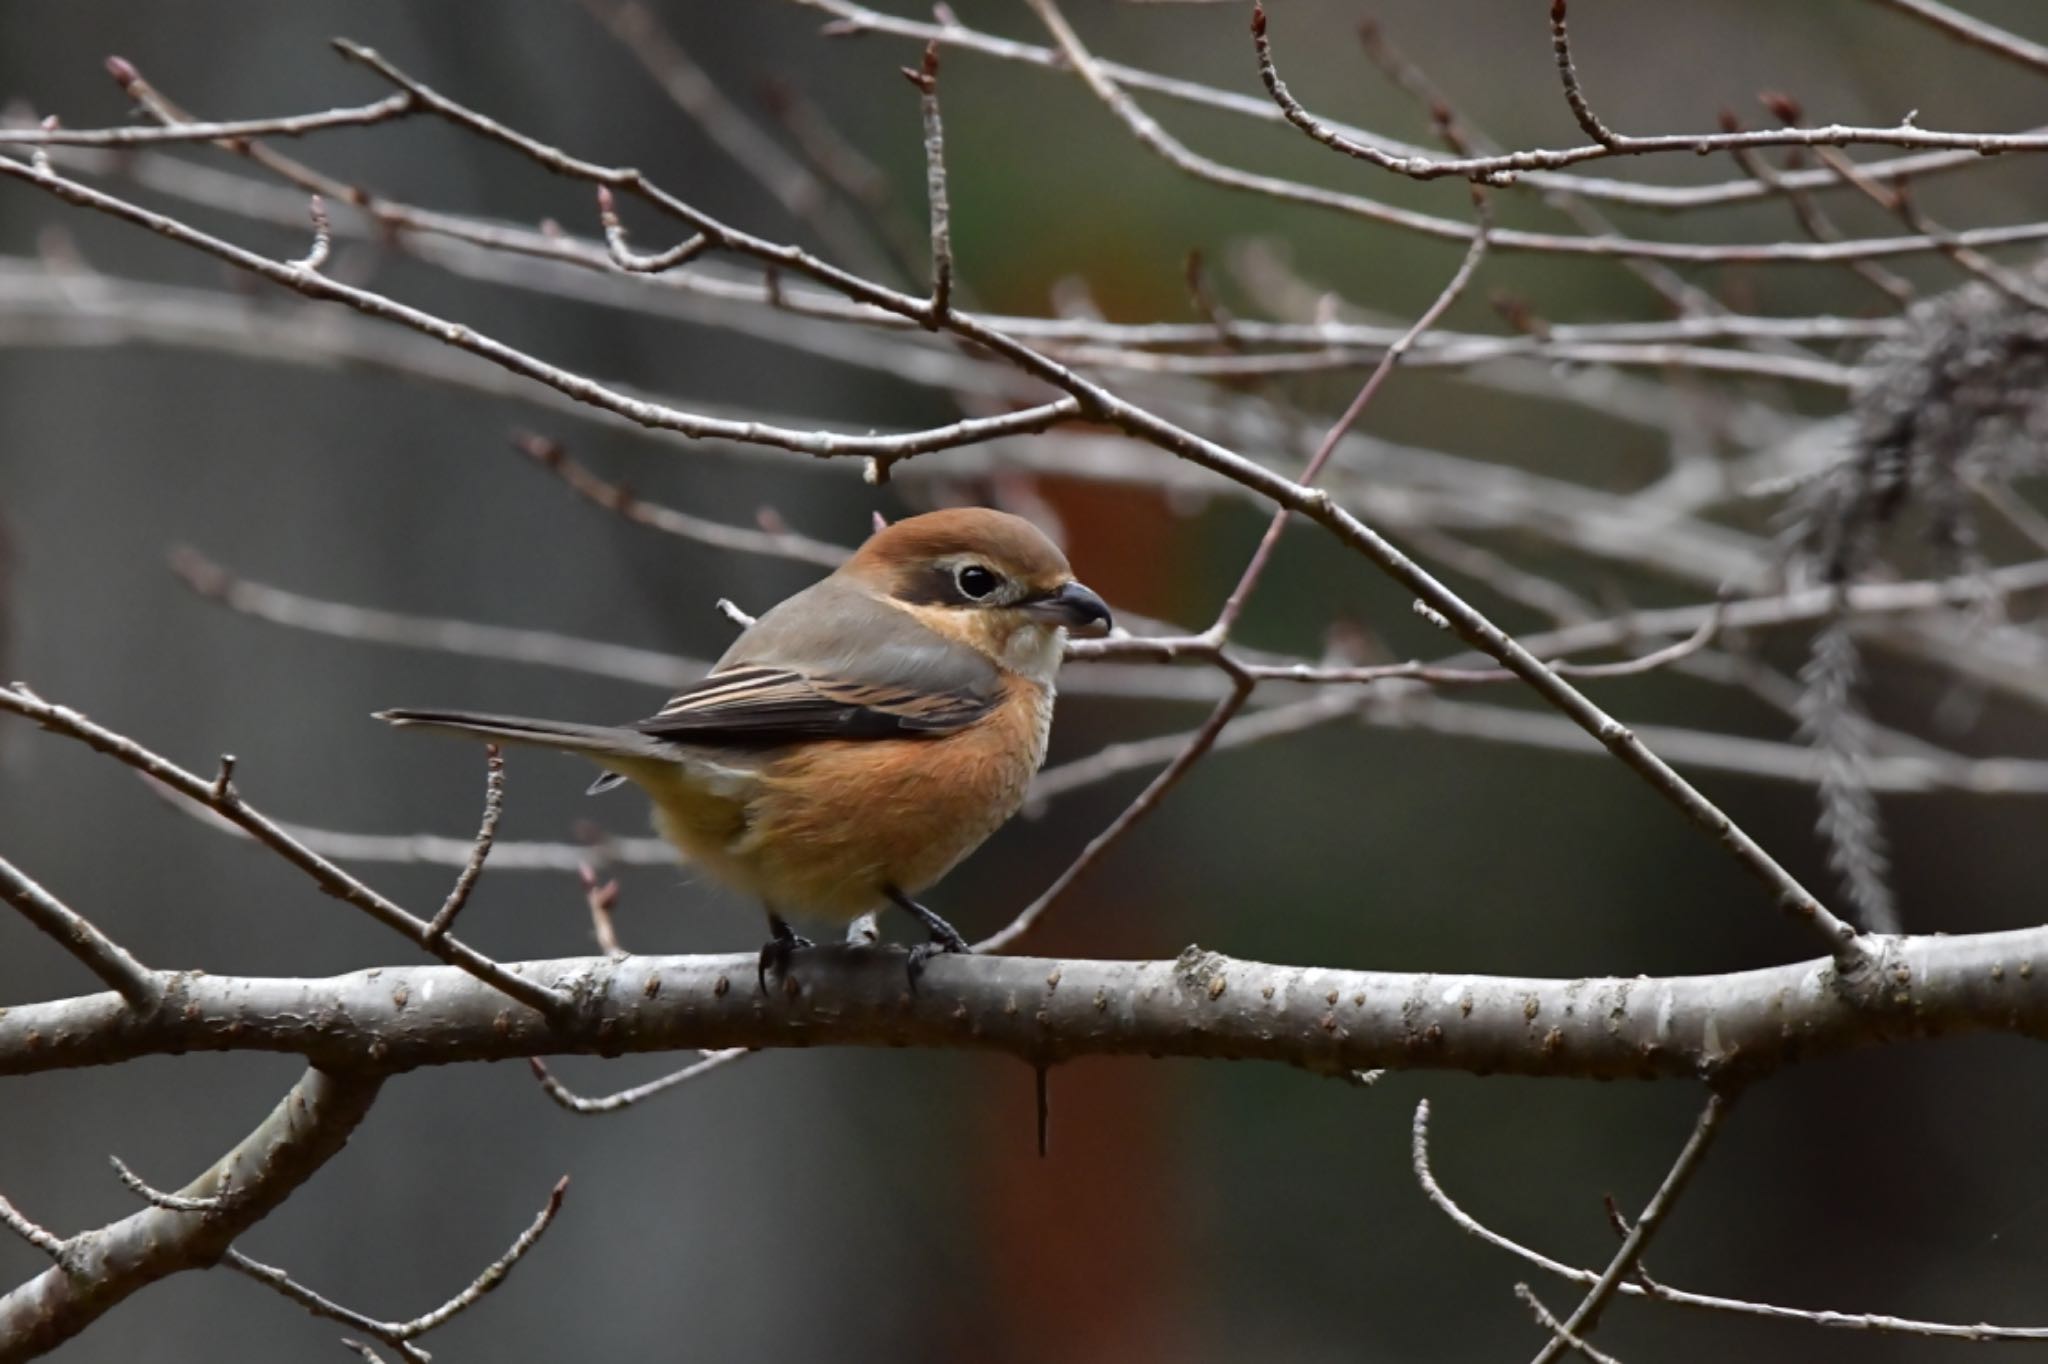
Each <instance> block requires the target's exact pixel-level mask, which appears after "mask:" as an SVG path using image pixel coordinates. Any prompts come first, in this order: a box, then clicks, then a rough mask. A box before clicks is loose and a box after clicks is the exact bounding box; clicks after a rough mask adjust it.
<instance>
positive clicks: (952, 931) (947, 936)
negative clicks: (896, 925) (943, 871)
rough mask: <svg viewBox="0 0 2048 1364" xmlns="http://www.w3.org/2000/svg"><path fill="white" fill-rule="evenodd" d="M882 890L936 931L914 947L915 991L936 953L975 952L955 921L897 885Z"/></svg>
mask: <svg viewBox="0 0 2048 1364" xmlns="http://www.w3.org/2000/svg"><path fill="white" fill-rule="evenodd" d="M882 894H883V895H885V896H887V897H888V899H889V902H890V903H891V904H893V905H895V906H896V907H897V908H898V909H901V910H902V911H903V912H904V913H906V914H908V915H910V917H911V918H913V919H916V920H917V921H918V922H919V923H921V924H923V925H924V928H925V932H927V933H929V934H931V935H932V936H931V941H930V942H921V943H919V944H918V945H917V946H915V947H913V948H911V949H910V961H909V967H910V991H911V993H912V994H916V993H917V978H918V977H919V976H921V975H923V974H924V966H925V963H926V962H928V961H930V960H931V959H932V958H933V957H935V956H937V955H938V954H939V953H941V952H972V951H973V950H974V949H973V948H972V947H969V946H968V945H967V939H965V938H963V937H961V936H960V930H959V929H957V928H955V927H953V925H951V924H949V923H947V922H946V921H945V920H944V919H941V918H940V917H939V916H938V915H936V914H934V913H933V912H932V911H931V910H929V909H926V908H925V907H924V906H923V905H921V904H919V903H918V902H917V901H915V900H913V899H911V898H910V897H909V896H908V895H905V894H904V893H903V892H902V891H901V890H899V889H897V888H896V887H895V886H884V887H882Z"/></svg>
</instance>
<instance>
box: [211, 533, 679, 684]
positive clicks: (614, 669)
mask: <svg viewBox="0 0 2048 1364" xmlns="http://www.w3.org/2000/svg"><path fill="white" fill-rule="evenodd" d="M170 563H171V571H172V572H174V573H176V574H177V575H178V576H179V577H180V578H181V579H183V580H184V582H185V585H186V586H188V587H190V588H191V589H192V590H193V591H195V592H197V593H199V594H200V595H201V596H203V597H208V598H210V599H212V600H214V601H218V602H220V603H221V604H222V605H224V606H226V607H227V608H228V609H229V610H231V611H236V612H239V613H241V614H243V615H247V616H254V617H256V618H257V619H259V620H266V621H269V622H270V623H272V624H274V625H283V626H287V627H289V628H291V629H295V630H310V631H312V632H314V633H315V634H323V635H332V636H334V637H335V638H337V639H348V640H359V641H364V642H368V643H373V644H395V645H399V646H401V647H404V648H411V649H431V650H433V651H434V652H436V653H447V654H461V655H464V656H466V657H471V658H490V659H501V660H504V661H506V662H512V663H528V664H533V665H536V666H540V667H548V668H564V669H567V670H569V671H572V672H581V673H590V674H593V675H595V676H598V677H613V678H618V679H620V680H621V681H627V682H645V683H647V684H649V685H650V686H656V687H675V686H677V685H680V684H681V683H683V682H686V681H688V680H690V679H691V678H693V677H700V676H702V675H703V674H704V673H705V672H706V671H708V670H709V668H710V666H711V665H710V664H709V663H706V662H703V661H700V660H698V659H692V658H682V657H678V656H676V655H674V654H664V653H657V652H655V651H653V650H651V649H635V648H632V647H630V646H628V645H623V644H606V643H602V642H600V641H597V640H589V639H577V638H574V637H572V636H568V635H558V634H555V633H553V632H551V631H546V630H520V629H514V628H511V627H508V626H503V625H485V624H481V623H479V622H475V621H466V620H449V619H442V618H437V617H431V616H414V615H408V614H405V613H403V612H398V611H380V610H377V609H375V608H373V607H366V606H353V605H349V604H347V603H344V602H331V601H322V600H320V599H318V598H315V597H307V596H302V595H301V594H299V593H296V592H288V591H285V590H284V589H283V588H278V587H271V586H268V585H266V584H263V583H258V582H251V581H250V580H248V579H246V578H242V577H239V576H237V575H236V574H234V573H233V572H231V571H229V570H228V569H225V568H223V567H221V566H220V565H219V564H216V563H214V562H213V561H212V560H210V559H208V558H207V557H206V556H204V555H203V554H201V553H199V552H198V551H197V550H194V549H190V548H187V547H183V546H181V547H179V548H177V549H174V550H173V551H172V552H171V560H170Z"/></svg>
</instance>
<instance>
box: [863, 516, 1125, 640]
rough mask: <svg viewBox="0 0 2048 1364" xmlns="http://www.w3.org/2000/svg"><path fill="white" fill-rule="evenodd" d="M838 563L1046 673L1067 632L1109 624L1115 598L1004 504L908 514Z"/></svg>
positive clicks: (952, 634)
mask: <svg viewBox="0 0 2048 1364" xmlns="http://www.w3.org/2000/svg"><path fill="white" fill-rule="evenodd" d="M840 572H841V573H842V574H844V575H846V576H847V577H850V578H853V579H854V580H856V581H858V582H859V583H861V584H862V586H864V587H866V588H868V589H869V590H870V591H872V592H874V593H875V594H876V595H877V596H881V597H884V598H887V599H888V600H889V601H891V602H892V603H894V604H895V605H897V606H900V607H903V608H904V609H907V610H910V611H912V612H914V613H915V614H916V615H917V616H918V617H919V618H920V619H921V620H923V621H924V623H925V624H926V625H928V626H929V627H930V628H931V629H933V630H935V631H937V632H939V633H940V634H942V635H945V636H947V637H949V638H952V639H957V640H959V641H960V642H962V643H964V644H968V645H971V646H972V647H974V648H976V649H978V650H980V651H981V652H982V653H984V654H986V655H988V656H989V657H990V658H992V659H994V660H995V661H996V662H997V663H999V664H1001V665H1002V666H1004V667H1006V668H1008V669H1009V670H1010V671H1012V672H1016V673H1021V674H1023V675H1025V676H1027V677H1033V678H1037V679H1039V680H1044V679H1047V678H1050V677H1051V675H1052V673H1053V671H1054V669H1055V668H1057V667H1058V665H1059V659H1060V653H1061V644H1062V638H1063V634H1062V632H1065V633H1071V634H1075V635H1086V636H1099V635H1105V634H1108V633H1109V626H1110V616H1109V608H1108V607H1107V606H1105V605H1104V604H1103V601H1102V598H1100V597H1098V596H1096V595H1095V594H1094V593H1093V592H1091V591H1089V590H1088V589H1087V588H1086V587H1083V586H1082V585H1081V584H1080V583H1078V582H1076V581H1075V580H1074V571H1073V569H1071V568H1069V567H1068V566H1067V556H1066V555H1064V554H1062V553H1060V550H1059V546H1057V545H1055V544H1054V543H1053V542H1052V541H1051V540H1048V539H1047V538H1046V537H1045V533H1044V532H1043V531H1041V530H1039V529H1038V527H1036V526H1034V525H1032V524H1031V523H1030V522H1029V521H1026V520H1025V519H1023V518H1022V517H1020V516H1011V515H1010V514H1008V513H1007V512H999V511H990V510H988V509H987V508H983V507H955V508H951V509H948V510H946V511H936V512H927V513H926V514H925V515H923V516H911V517H906V518H904V519H903V520H901V521H897V522H895V523H894V524H892V525H889V526H885V527H884V528H882V529H881V530H878V531H876V532H875V533H874V535H872V536H870V537H869V538H868V542H867V543H866V544H864V545H862V546H861V547H860V550H859V552H857V553H856V554H855V555H854V556H853V557H852V558H851V559H849V560H848V561H847V563H846V566H845V567H844V568H842V569H841V570H840Z"/></svg>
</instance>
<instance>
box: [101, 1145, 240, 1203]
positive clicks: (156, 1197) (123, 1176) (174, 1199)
mask: <svg viewBox="0 0 2048 1364" xmlns="http://www.w3.org/2000/svg"><path fill="white" fill-rule="evenodd" d="M107 1163H108V1164H110V1165H112V1166H113V1167H114V1174H115V1175H116V1176H117V1177H118V1178H119V1179H120V1181H121V1183H122V1184H124V1185H125V1186H127V1188H128V1191H129V1192H130V1193H132V1194H134V1195H135V1196H136V1197H138V1198H140V1199H141V1200H142V1201H143V1202H145V1203H147V1204H149V1205H150V1206H151V1207H153V1208H163V1209H165V1210H166V1211H169V1212H219V1211H220V1210H221V1209H222V1208H223V1207H225V1206H226V1205H227V1204H228V1203H230V1202H232V1201H233V1197H234V1192H233V1190H232V1189H230V1188H228V1187H227V1186H226V1184H225V1183H223V1185H222V1187H221V1191H220V1192H219V1193H217V1194H212V1195H209V1196H208V1197H205V1198H185V1197H183V1196H181V1195H179V1194H174V1193H165V1192H164V1191H163V1190H162V1189H159V1188H156V1187H154V1186H152V1185H151V1184H149V1183H147V1182H146V1181H145V1180H144V1179H143V1178H142V1176H140V1175H138V1174H136V1173H135V1171H133V1170H131V1169H129V1168H128V1162H126V1161H124V1160H122V1159H121V1158H120V1157H119V1156H108V1157H107Z"/></svg>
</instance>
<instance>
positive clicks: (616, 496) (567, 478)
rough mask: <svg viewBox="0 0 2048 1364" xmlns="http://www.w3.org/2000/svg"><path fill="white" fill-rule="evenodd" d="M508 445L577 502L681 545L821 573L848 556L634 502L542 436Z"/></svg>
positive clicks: (833, 548)
mask: <svg viewBox="0 0 2048 1364" xmlns="http://www.w3.org/2000/svg"><path fill="white" fill-rule="evenodd" d="M512 444H513V446H514V448H516V449H517V450H519V451H520V453H522V454H524V455H526V456H527V457H528V458H530V459H532V460H533V461H534V462H535V463H536V464H538V465H540V466H541V467H542V468H543V469H546V470H547V471H548V472H549V473H551V474H553V475H555V476H556V477H557V478H559V479H561V480H562V482H563V483H565V484H567V485H568V486H569V487H570V489H572V490H573V491H574V492H575V493H576V495H577V496H579V497H581V498H583V499H584V500H585V501H587V502H592V503H595V504H596V505H598V506H600V507H603V508H604V509H605V510H606V511H609V512H612V513H614V514H615V515H617V516H619V517H621V518H623V519H624V520H627V521H630V522H632V523H633V524H634V525H637V526H647V527H649V528H650V529H653V530H658V531H662V532H664V533H666V534H669V535H675V536H679V537H681V538H682V539H685V540H694V541H696V542H697V543H698V544H702V545H709V546H711V547H712V548H713V549H731V550H737V551H739V552H741V553H743V554H765V555H768V556H769V557H771V558H776V559H788V560H791V561H793V562H796V563H802V564H815V565H817V566H819V567H821V568H837V567H839V565H840V564H842V563H844V562H845V561H846V556H847V555H849V554H851V553H852V552H853V551H852V550H850V549H846V548H844V547H842V546H839V545H834V544H828V543H826V542H825V541H823V540H814V539H812V538H811V537H809V536H807V535H798V534H797V533H795V532H794V531H790V530H786V529H782V530H750V529H747V528H746V527H743V526H728V525H726V524H724V523H723V522H719V521H711V520H708V519H706V518H704V517H701V516H692V515H690V514H689V513H688V512H683V511H678V510H676V509H675V508H673V507H664V506H661V505H659V504H657V503H653V502H648V501H645V500H643V499H641V498H639V497H637V496H635V495H634V493H633V491H632V490H631V489H630V488H627V487H626V486H625V485H624V484H620V483H612V482H608V481H607V480H605V479H602V478H600V477H598V476H597V475H596V474H595V473H593V472H591V470H590V469H588V468H586V467H585V466H583V465H581V464H578V463H577V462H576V461H575V460H573V459H571V458H570V457H569V452H568V451H567V450H565V449H564V448H563V447H562V444H561V442H559V441H556V440H551V439H549V438H548V437H546V436H537V435H533V434H531V433H527V432H521V433H519V434H517V435H515V436H514V437H513V438H512Z"/></svg>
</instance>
